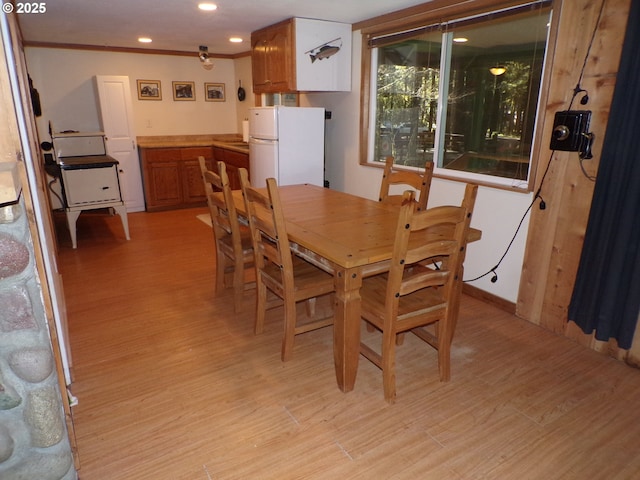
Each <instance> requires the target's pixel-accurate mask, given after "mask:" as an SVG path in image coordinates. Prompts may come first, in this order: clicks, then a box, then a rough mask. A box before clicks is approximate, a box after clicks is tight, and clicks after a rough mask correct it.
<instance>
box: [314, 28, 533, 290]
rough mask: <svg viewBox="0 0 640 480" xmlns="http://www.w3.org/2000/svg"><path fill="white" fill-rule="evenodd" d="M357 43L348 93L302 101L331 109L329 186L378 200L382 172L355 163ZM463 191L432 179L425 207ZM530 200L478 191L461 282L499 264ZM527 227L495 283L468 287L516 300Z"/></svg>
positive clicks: (357, 40)
mask: <svg viewBox="0 0 640 480" xmlns="http://www.w3.org/2000/svg"><path fill="white" fill-rule="evenodd" d="M361 40H362V39H361V35H360V32H358V31H356V32H354V34H353V53H352V61H351V64H352V72H351V74H352V81H351V84H352V91H351V92H349V93H344V94H343V93H330V94H310V95H306V96H305V99H304V100H305V104H308V105H311V106H324V107H325V108H327V109H328V110H331V111H332V117H333V118H332V119H331V120H328V121H327V123H326V129H327V141H326V174H325V175H326V178H327V179H328V180H329V183H330V186H331V188H333V189H336V190H342V191H345V192H348V193H352V194H354V195H359V196H362V197H367V198H371V199H377V198H378V192H379V188H380V181H381V179H382V169H381V168H376V167H369V166H363V165H360V164H359V131H360V79H361V75H360V73H361V72H360V64H361V62H360V61H361V44H362V42H361ZM463 192H464V184H463V183H461V182H455V181H450V180H444V179H438V178H434V179H433V183H432V186H431V192H430V195H429V206H435V205H442V204H457V203H460V200H461V199H462V195H463ZM532 198H533V195H532V194H531V193H516V192H511V191H506V190H501V189H495V188H489V187H480V188H479V190H478V197H477V200H476V206H475V210H474V214H473V220H472V222H471V225H472V226H473V227H475V228H478V229H480V230H482V239H481V240H480V241H479V242H475V243H472V244H470V245H469V248H468V252H467V257H466V261H465V279H470V278H475V277H477V276H479V275H481V274H483V273H485V272H487V271H488V270H490V269H491V268H493V267H494V266H495V265H496V264H497V263H498V261H499V260H500V258H501V257H502V255H503V253H504V252H505V249H506V248H507V246H508V244H509V242H510V241H511V238H512V237H513V235H514V233H515V231H516V228H517V226H518V223H519V222H520V219H521V218H522V216H523V215H524V213H525V212H526V211H527V208H528V206H529V204H530V202H531V201H532ZM528 224H529V216H528V215H527V217H526V218H525V220H524V222H523V224H522V227H521V229H520V232H519V234H518V236H517V237H516V239H515V241H514V243H513V245H512V247H511V249H510V251H509V253H508V254H507V256H506V257H505V259H504V260H503V262H502V264H501V265H500V268H499V269H498V270H497V273H498V281H497V282H496V283H491V281H490V279H491V276H492V275H488V276H486V277H484V278H482V279H481V280H478V281H475V282H473V283H471V285H473V286H475V287H478V288H480V289H482V290H485V291H487V292H490V293H492V294H494V295H496V296H498V297H501V298H504V299H506V300H508V301H511V302H516V300H517V297H518V288H519V285H520V274H521V271H522V262H523V258H524V249H525V242H526V236H527V229H528Z"/></svg>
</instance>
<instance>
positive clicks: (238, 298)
mask: <svg viewBox="0 0 640 480" xmlns="http://www.w3.org/2000/svg"><path fill="white" fill-rule="evenodd" d="M243 298H244V265H243V262H242V259H240V261H236V262H235V265H234V270H233V304H234V309H235V311H236V313H238V312H241V311H242V300H243Z"/></svg>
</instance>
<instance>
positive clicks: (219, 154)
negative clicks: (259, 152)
mask: <svg viewBox="0 0 640 480" xmlns="http://www.w3.org/2000/svg"><path fill="white" fill-rule="evenodd" d="M213 158H214V160H215V161H216V162H224V163H225V165H226V167H227V176H228V177H229V185H230V186H231V190H240V188H241V185H240V175H239V173H238V170H239V169H240V168H246V169H247V171H249V154H248V153H242V152H237V151H235V150H228V149H226V148H221V147H213ZM249 174H251V172H249Z"/></svg>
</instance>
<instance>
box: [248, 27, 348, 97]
mask: <svg viewBox="0 0 640 480" xmlns="http://www.w3.org/2000/svg"><path fill="white" fill-rule="evenodd" d="M251 65H252V73H253V92H254V93H257V94H262V93H287V92H298V91H303V92H305V91H306V92H314V91H315V92H332V91H336V92H337V91H343V92H346V91H350V90H351V25H349V24H346V23H337V22H328V21H324V20H312V19H307V18H290V19H289V20H285V21H283V22H280V23H276V24H274V25H271V26H269V27H265V28H263V29H261V30H257V31H255V32H253V33H252V34H251Z"/></svg>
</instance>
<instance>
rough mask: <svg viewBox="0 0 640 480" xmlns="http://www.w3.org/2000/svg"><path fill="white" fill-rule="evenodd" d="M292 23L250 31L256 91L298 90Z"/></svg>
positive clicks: (254, 89) (288, 21) (282, 23)
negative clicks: (295, 75) (296, 88)
mask: <svg viewBox="0 0 640 480" xmlns="http://www.w3.org/2000/svg"><path fill="white" fill-rule="evenodd" d="M292 32H293V23H292V22H291V20H286V21H284V22H280V23H277V24H275V25H272V26H270V27H266V28H263V29H262V30H259V31H257V32H253V33H252V34H251V69H252V74H253V91H254V93H278V92H288V91H291V90H295V80H294V69H293V60H294V53H293V48H292V44H291V42H292V40H293V33H292Z"/></svg>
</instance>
